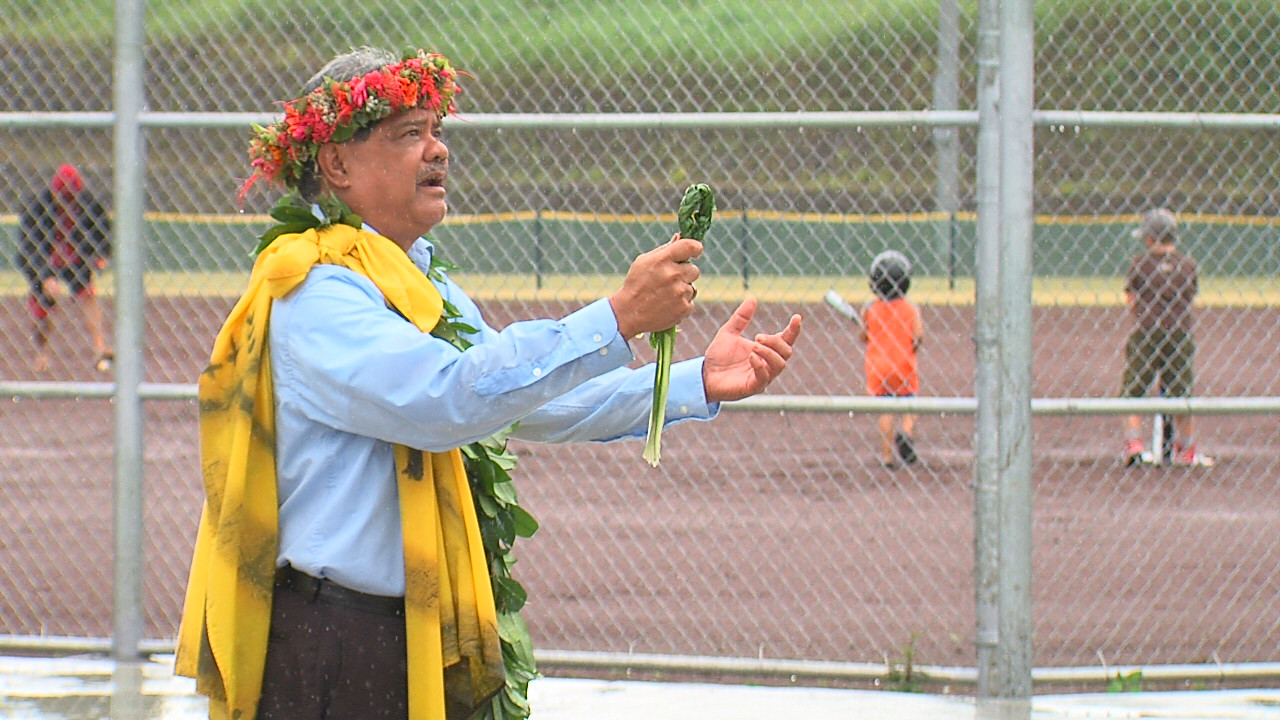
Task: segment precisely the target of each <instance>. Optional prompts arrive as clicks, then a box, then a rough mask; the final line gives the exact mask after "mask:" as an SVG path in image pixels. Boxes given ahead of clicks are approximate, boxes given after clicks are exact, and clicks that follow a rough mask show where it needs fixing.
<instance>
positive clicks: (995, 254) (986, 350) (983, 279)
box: [973, 0, 1000, 697]
mask: <svg viewBox="0 0 1280 720" xmlns="http://www.w3.org/2000/svg"><path fill="white" fill-rule="evenodd" d="M998 12H999V0H982V3H981V4H980V5H979V6H978V158H977V173H978V177H977V183H976V184H977V193H978V197H977V205H978V220H977V226H978V227H977V235H978V237H977V246H976V248H975V249H974V281H975V297H974V304H975V306H976V307H975V318H974V346H975V347H974V353H975V366H974V396H975V397H976V399H977V404H978V409H977V416H976V417H975V419H974V440H973V452H974V458H973V466H974V467H973V469H974V484H973V485H974V499H973V512H974V518H973V587H974V621H975V625H976V627H975V642H974V644H975V645H976V651H977V664H978V696H979V697H987V696H991V695H993V694H994V692H993V685H992V683H993V681H994V672H995V660H996V650H997V644H998V641H999V637H1000V628H999V612H1000V608H999V604H998V595H997V589H998V588H997V582H998V579H999V575H998V573H999V560H1000V557H999V546H998V544H999V542H1000V462H999V452H1000V448H999V439H1000V416H999V408H1000V382H999V371H1000V345H999V332H1000V327H999V326H1000V314H999V313H1000V307H999V302H1000V296H999V289H1000V286H999V281H1000V275H999V269H1000V215H999V213H1000V126H999V121H1000V117H999V114H998V112H997V102H998V101H999V97H1000V85H999V79H1000V73H999V61H1000V56H999V55H1000V47H999V39H1000V35H999V30H998V24H997V19H998V18H997V13H998Z"/></svg>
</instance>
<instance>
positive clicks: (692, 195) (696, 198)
mask: <svg viewBox="0 0 1280 720" xmlns="http://www.w3.org/2000/svg"><path fill="white" fill-rule="evenodd" d="M715 211H716V198H715V194H714V193H712V192H711V186H709V185H707V184H705V183H698V184H696V185H690V186H689V187H688V189H686V190H685V191H684V197H683V198H681V199H680V209H679V211H678V212H677V213H676V218H677V221H678V222H679V225H680V236H681V237H687V238H693V239H694V240H702V239H703V238H704V237H706V235H707V230H709V229H710V228H711V216H712V215H714V214H715ZM649 345H650V346H651V347H653V349H654V350H656V351H657V359H656V361H655V362H654V366H655V367H654V374H653V406H652V407H651V408H650V409H649V435H648V439H647V440H646V441H645V444H644V459H645V460H646V461H648V463H649V464H650V465H652V466H654V467H657V466H658V462H659V461H660V460H661V459H662V426H663V424H664V423H665V422H666V418H667V390H668V387H669V386H670V384H671V358H672V355H673V354H674V353H675V347H676V328H668V329H666V330H662V331H660V332H654V333H649Z"/></svg>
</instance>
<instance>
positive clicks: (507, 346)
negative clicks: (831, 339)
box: [254, 48, 800, 718]
mask: <svg viewBox="0 0 1280 720" xmlns="http://www.w3.org/2000/svg"><path fill="white" fill-rule="evenodd" d="M406 62H407V61H406ZM389 67H390V68H393V70H394V72H396V73H399V72H401V69H402V67H403V64H397V63H396V57H395V56H392V55H389V54H386V53H382V52H380V51H373V50H370V49H367V48H366V49H362V50H358V51H355V52H352V53H349V54H347V55H343V56H340V57H339V58H336V59H335V60H334V61H332V62H331V63H330V64H329V65H328V66H326V67H325V69H323V70H322V71H321V72H320V73H318V74H317V75H316V76H315V78H313V79H312V81H311V83H309V84H308V86H307V88H306V90H305V91H304V94H305V93H313V91H316V90H317V88H319V89H320V93H319V95H317V96H315V97H318V99H317V100H315V101H314V102H313V106H322V107H325V108H329V109H330V110H332V109H333V108H335V107H337V108H338V110H335V111H333V112H330V113H328V114H316V115H315V116H313V117H311V116H305V115H303V114H301V113H300V114H298V115H293V116H290V115H287V116H286V120H284V121H281V123H280V127H279V128H277V127H276V126H272V128H270V129H269V130H270V132H269V133H267V134H264V135H263V137H266V138H267V140H265V141H263V142H265V143H268V144H269V143H283V145H282V146H281V147H280V152H278V153H276V152H273V151H271V148H268V149H267V150H264V151H262V152H261V153H259V154H258V155H256V156H255V157H257V158H258V159H256V160H255V163H254V167H255V170H256V171H257V176H261V177H264V178H266V179H267V180H270V181H278V182H282V183H283V184H284V185H286V186H288V187H290V188H292V189H295V190H297V191H298V192H299V193H300V194H301V196H302V197H303V198H304V199H306V200H308V201H311V202H315V203H317V204H316V205H315V212H317V213H318V214H319V215H323V216H324V217H325V218H327V219H330V220H332V218H331V217H330V212H331V210H332V208H333V207H334V205H333V201H334V200H336V201H339V202H340V204H339V205H337V207H339V208H341V209H342V210H343V211H344V212H351V213H354V214H355V215H358V216H359V217H360V218H361V219H362V224H363V229H364V230H365V231H368V232H372V233H377V234H379V235H381V236H383V237H385V238H388V239H390V240H391V241H393V242H394V243H395V244H396V245H398V246H399V247H400V248H401V249H402V250H403V251H404V252H405V253H407V255H408V257H409V259H410V260H411V261H412V263H413V264H414V265H415V266H416V267H417V268H418V269H419V270H420V271H421V272H422V273H423V274H424V275H427V276H428V277H429V278H430V279H431V281H432V283H433V285H434V287H435V288H436V289H437V290H438V291H439V293H440V295H441V296H442V297H443V298H444V300H445V303H446V307H451V308H453V309H456V311H457V313H458V317H456V318H454V322H455V323H460V324H461V325H464V326H469V328H470V330H468V331H466V332H464V333H463V337H462V340H463V341H464V342H463V343H460V344H459V343H453V342H450V341H447V340H445V339H442V338H441V337H437V336H436V335H433V334H428V333H426V332H423V331H422V330H420V329H419V328H418V327H416V326H415V325H414V324H412V323H411V322H408V321H407V320H406V317H405V316H403V315H401V314H400V313H399V312H397V311H396V310H394V309H392V308H391V307H390V306H389V304H388V299H387V298H386V297H384V294H383V292H381V291H380V290H379V286H377V285H375V283H374V282H373V281H372V280H371V279H370V277H367V276H366V275H364V274H361V273H360V272H356V271H355V270H352V269H348V268H347V267H343V266H340V265H333V264H318V265H315V266H314V267H312V268H311V269H310V271H309V273H308V274H307V275H306V278H305V280H303V281H302V282H301V284H300V285H298V286H297V287H296V288H294V289H293V290H292V291H290V292H289V293H288V294H286V295H284V296H283V297H280V298H278V299H276V300H275V301H274V302H273V304H272V305H271V311H270V322H269V325H268V328H269V329H268V333H267V337H268V345H267V348H268V355H269V358H270V365H271V381H272V385H273V392H274V400H275V414H274V419H275V465H276V478H277V487H278V501H279V545H278V550H277V557H276V565H277V567H279V568H281V569H282V570H283V571H287V572H288V573H290V575H289V577H290V578H292V579H291V580H289V582H288V583H285V584H284V585H282V586H279V587H278V588H277V590H276V591H275V606H274V609H273V611H272V618H271V636H270V644H269V645H268V650H267V660H266V671H265V677H264V680H263V688H262V700H261V705H260V706H259V712H258V717H259V718H269V717H286V716H287V717H295V718H296V717H344V716H356V715H346V714H344V712H347V711H350V712H356V710H355V709H359V712H358V713H357V714H358V716H360V717H394V718H404V717H406V716H407V710H406V708H407V707H408V705H407V701H406V692H405V672H406V671H405V664H404V663H405V660H404V655H405V644H404V618H403V616H402V614H403V613H402V611H401V612H400V613H399V615H398V614H397V612H396V608H397V606H396V604H395V600H396V599H397V598H403V597H404V596H405V594H406V582H405V570H404V546H403V543H404V535H403V532H402V530H403V529H402V527H401V514H400V513H401V508H400V500H399V495H398V488H397V479H396V472H397V471H396V468H395V461H394V458H393V454H394V451H395V448H396V446H406V447H409V448H414V449H417V450H422V451H426V452H433V453H440V452H445V451H449V450H451V449H454V448H458V447H462V446H466V445H468V444H469V443H473V442H475V441H477V440H481V439H484V438H487V437H490V436H492V435H493V434H494V433H496V432H498V431H501V430H503V429H505V428H509V427H511V426H513V425H514V426H515V430H514V433H513V435H512V437H516V438H519V439H523V440H529V441H537V442H574V441H611V440H619V439H625V438H639V437H643V436H644V435H645V433H646V430H647V421H648V416H649V410H650V403H651V401H652V393H653V379H654V369H653V367H652V366H647V367H642V368H638V369H635V368H631V367H629V366H628V365H629V363H631V361H632V360H633V359H634V355H633V354H632V352H631V348H630V346H629V345H628V341H629V339H633V338H637V337H639V336H641V335H643V334H645V333H650V332H656V331H661V330H665V329H667V328H670V327H674V326H675V325H677V324H678V323H679V322H680V321H681V320H683V319H684V318H686V317H687V316H688V315H689V314H690V313H692V312H693V309H694V299H695V297H696V295H697V290H696V288H695V287H694V283H695V281H696V280H697V279H698V275H699V271H698V268H697V266H696V265H695V264H693V263H692V262H691V261H692V260H694V259H696V258H697V257H698V256H699V255H701V253H702V243H701V242H699V241H697V240H693V239H690V238H682V237H679V236H678V235H677V236H676V237H673V238H672V239H671V241H670V242H668V243H665V244H662V245H660V246H659V247H657V248H656V249H654V250H651V251H649V252H646V253H644V254H642V255H640V256H639V257H637V258H636V260H635V261H634V262H633V263H632V265H631V267H630V268H629V270H628V272H627V275H626V278H625V279H624V280H623V283H622V285H621V287H620V288H619V289H618V290H617V291H616V292H614V293H613V294H612V295H610V296H609V297H607V298H602V299H600V300H597V301H595V302H593V303H590V304H588V305H586V306H585V307H583V308H581V309H579V310H577V311H575V312H573V313H571V314H569V315H567V316H565V317H563V318H560V319H538V320H526V321H522V322H515V323H512V324H510V325H508V326H507V327H505V328H504V329H502V330H501V331H499V330H495V329H494V328H493V327H491V326H490V325H488V324H487V323H486V322H485V320H484V318H483V317H482V316H481V313H480V311H479V309H478V308H477V307H476V304H475V303H474V302H473V301H472V300H471V299H470V298H469V297H468V296H467V295H466V294H465V293H464V292H463V290H462V289H461V288H460V287H459V286H458V285H456V284H455V283H454V282H453V280H452V279H450V278H449V276H448V274H447V273H445V272H443V271H440V270H439V269H438V268H433V267H432V256H433V253H434V252H435V248H434V247H433V246H432V244H431V243H430V241H428V240H427V239H425V237H424V236H425V235H426V234H427V232H428V231H430V230H431V228H433V227H434V226H435V225H436V224H438V223H439V222H441V221H442V220H443V219H444V217H445V214H446V211H447V206H446V202H445V196H446V183H447V179H448V162H449V151H448V147H447V146H446V145H445V143H444V142H443V139H442V135H441V124H442V121H443V117H444V115H445V114H446V112H447V108H448V104H449V102H450V101H451V96H450V98H447V99H445V100H444V101H441V100H440V99H439V97H437V98H436V100H435V102H437V103H443V104H437V105H432V104H431V103H430V102H428V101H426V100H420V101H419V102H418V103H417V104H413V103H412V101H410V100H407V99H405V98H407V97H409V95H408V94H405V95H396V96H394V98H395V100H403V103H404V104H403V106H398V105H397V104H396V102H395V101H393V102H392V103H391V106H392V112H391V113H390V114H388V115H385V116H383V117H378V118H373V119H372V120H371V121H366V122H365V124H361V121H360V118H359V116H358V115H356V116H352V117H354V118H355V119H352V118H351V117H347V118H346V119H345V120H344V116H343V113H342V112H341V110H342V105H341V103H345V102H347V100H348V99H349V98H353V97H357V96H358V95H359V94H360V93H363V92H369V93H372V92H373V90H369V89H368V88H372V87H374V85H375V84H376V83H377V82H380V81H381V79H382V77H383V76H382V75H380V74H379V73H384V71H385V70H386V69H387V68H389ZM384 74H385V73H384ZM325 78H331V79H342V78H351V80H350V81H349V82H343V83H339V84H336V85H335V84H325V81H324V79H325ZM438 80H439V78H438V77H437V81H438ZM424 82H425V81H424ZM417 91H418V92H419V93H420V95H419V97H425V95H426V94H428V93H429V92H435V93H438V91H439V88H438V87H437V86H426V85H424V87H423V88H419V89H417ZM397 92H399V91H397ZM325 93H328V94H327V95H326V94H325ZM304 108H305V106H304ZM344 122H345V123H347V125H344ZM325 123H328V125H325ZM353 124H354V130H355V131H354V132H349V129H350V126H351V125H353ZM335 131H336V132H343V133H344V134H343V135H341V137H343V138H344V139H343V140H342V141H334V140H333V139H332V138H333V137H335V136H336V134H335ZM308 138H310V139H308ZM320 138H329V139H328V140H322V139H320ZM343 217H344V218H346V217H349V216H346V215H344V216H343ZM755 309H756V303H755V301H754V300H752V299H748V300H746V301H745V302H743V303H742V305H741V306H740V307H739V308H738V309H737V311H736V312H735V313H734V314H733V316H732V317H731V318H730V319H729V320H728V321H727V322H726V323H725V325H724V326H723V327H722V328H721V329H720V331H719V332H718V333H717V334H716V336H715V338H714V339H713V340H712V342H711V343H710V344H709V345H708V347H707V349H706V352H705V354H704V356H703V357H699V358H697V359H694V360H688V361H684V362H680V363H676V364H675V365H674V366H673V367H672V371H671V381H670V390H669V394H668V397H667V405H666V412H667V423H668V424H670V423H674V422H679V421H682V420H690V419H698V420H709V419H711V418H713V417H715V415H716V413H717V411H718V409H719V404H720V403H721V402H724V401H730V400H737V399H741V398H744V397H748V396H750V395H753V394H756V393H758V392H761V391H762V390H764V389H765V387H766V386H767V385H768V384H769V383H770V382H772V380H773V379H774V378H776V377H777V376H778V375H779V374H780V373H781V372H782V371H783V370H784V369H785V367H786V364H787V361H788V359H789V358H790V357H791V354H792V347H793V344H794V343H795V341H796V339H797V337H798V335H799V332H800V318H799V316H793V317H792V318H791V319H790V321H789V322H788V324H787V326H786V327H785V328H783V329H782V330H781V331H780V332H778V333H775V334H759V335H756V336H754V338H747V337H744V336H743V332H744V331H745V330H746V328H747V326H748V324H749V323H750V321H751V319H752V317H753V315H754V312H755ZM471 330H473V331H471ZM460 345H461V346H460ZM464 348H465V349H464ZM467 511H468V512H470V511H471V510H470V509H467ZM299 588H301V591H302V592H305V593H306V597H305V598H304V599H302V600H300V599H299V598H298V593H296V592H294V590H299ZM326 600H327V602H325V601H326ZM383 608H385V609H386V612H385V613H382V612H381V609H383ZM379 614H383V615H385V616H386V617H381V618H379V617H375V616H377V615H379ZM397 618H398V619H397ZM317 628H323V631H322V632H318V631H317ZM357 651H358V652H357ZM304 659H305V661H304ZM450 717H452V714H451V715H450Z"/></svg>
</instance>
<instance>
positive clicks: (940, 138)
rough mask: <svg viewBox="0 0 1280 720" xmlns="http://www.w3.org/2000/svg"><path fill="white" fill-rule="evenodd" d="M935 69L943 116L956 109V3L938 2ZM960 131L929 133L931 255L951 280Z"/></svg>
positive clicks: (942, 128) (936, 105) (936, 102)
mask: <svg viewBox="0 0 1280 720" xmlns="http://www.w3.org/2000/svg"><path fill="white" fill-rule="evenodd" d="M937 53H938V55H937V57H938V69H937V74H936V75H935V76H934V79H933V109H934V110H936V111H938V112H947V111H952V110H959V109H960V9H959V8H958V7H957V6H956V0H939V2H938V49H937ZM959 139H960V128H958V127H956V126H954V125H938V126H937V127H935V128H934V129H933V145H934V155H935V160H934V163H935V166H936V172H937V174H938V175H937V178H936V180H935V185H934V211H935V212H937V213H939V214H940V216H941V219H940V220H938V222H937V240H936V246H935V251H934V255H935V257H936V258H937V263H938V264H937V267H938V270H939V271H940V272H943V273H946V276H947V277H948V278H952V279H954V276H955V267H954V263H952V262H951V255H952V247H951V245H952V239H953V233H952V229H953V228H954V227H955V219H956V218H955V215H956V210H958V209H959V206H960V200H959V198H960V140H959Z"/></svg>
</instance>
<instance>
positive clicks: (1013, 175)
mask: <svg viewBox="0 0 1280 720" xmlns="http://www.w3.org/2000/svg"><path fill="white" fill-rule="evenodd" d="M1032 20H1033V19H1032V12H1031V0H1012V1H1007V2H1001V3H1000V80H999V83H1000V100H999V110H1000V113H999V114H1000V270H999V277H1000V309H1001V313H1000V317H1001V320H1000V441H999V446H1000V503H999V506H1000V542H999V553H1000V558H999V567H1000V570H999V576H1000V580H999V592H1000V597H999V606H1000V621H999V626H1000V635H999V641H998V645H997V654H998V658H997V662H996V667H997V668H998V672H997V677H996V683H995V684H994V687H993V688H992V690H993V691H994V693H995V694H996V695H998V696H1000V697H1003V698H1030V697H1031V664H1032V653H1031V242H1032V234H1033V233H1032V230H1033V227H1032V226H1033V222H1034V215H1033V208H1032V202H1033V192H1032V179H1033V178H1032V176H1033V161H1034V157H1035V156H1034V155H1033V147H1032V142H1033V138H1032V132H1031V130H1032V124H1031V111H1032V108H1033V103H1032V86H1033V84H1034V81H1033V73H1032V69H1033V67H1034V62H1033V60H1034V58H1033V55H1034V40H1033V34H1032V27H1033V22H1032Z"/></svg>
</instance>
